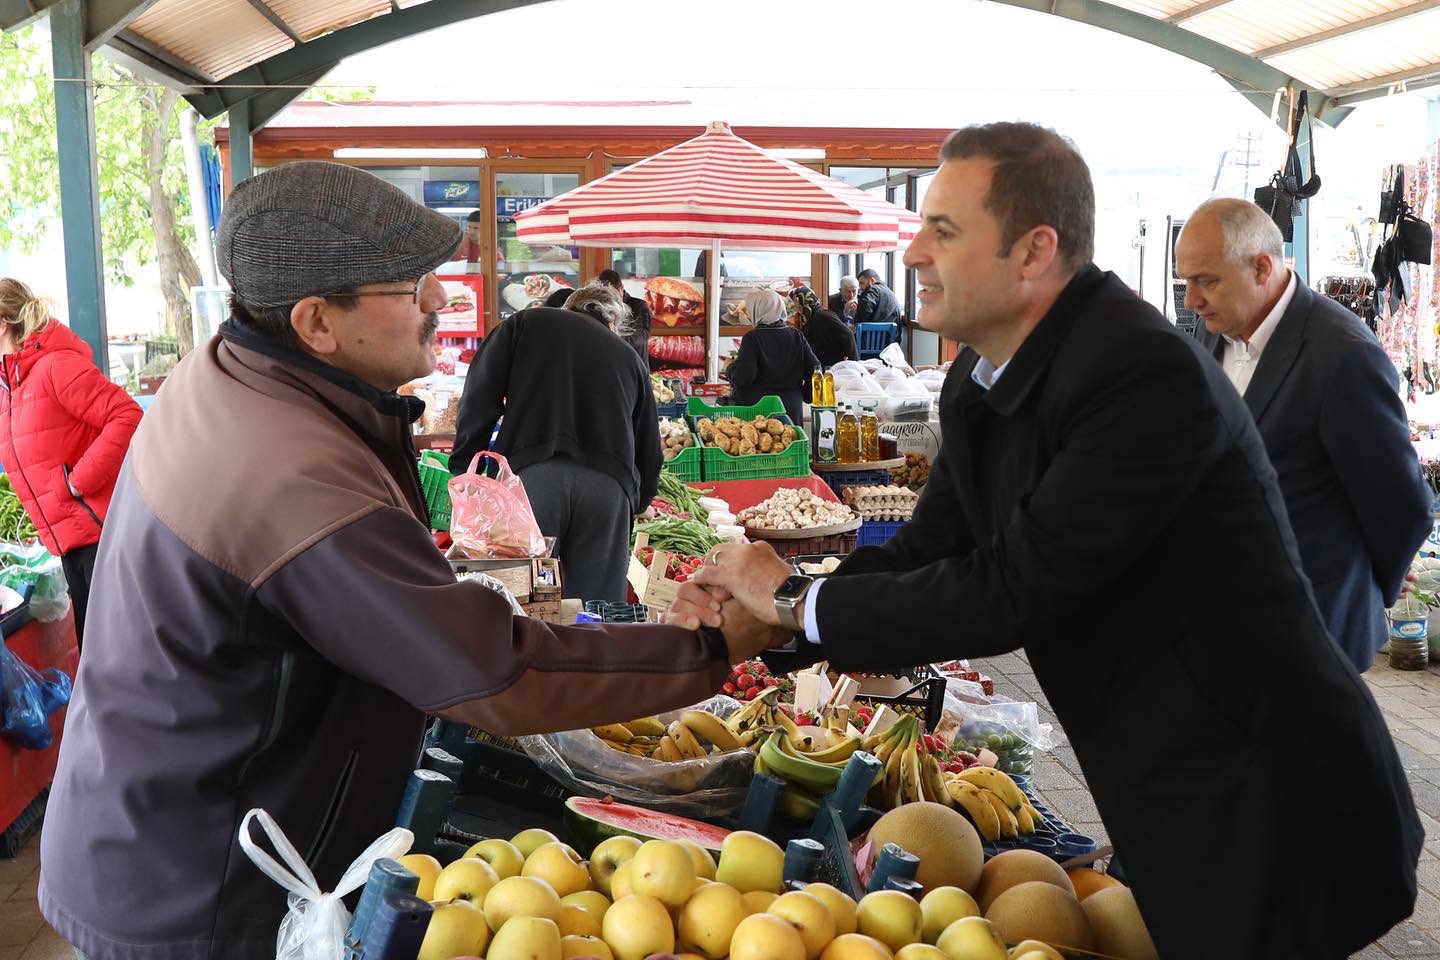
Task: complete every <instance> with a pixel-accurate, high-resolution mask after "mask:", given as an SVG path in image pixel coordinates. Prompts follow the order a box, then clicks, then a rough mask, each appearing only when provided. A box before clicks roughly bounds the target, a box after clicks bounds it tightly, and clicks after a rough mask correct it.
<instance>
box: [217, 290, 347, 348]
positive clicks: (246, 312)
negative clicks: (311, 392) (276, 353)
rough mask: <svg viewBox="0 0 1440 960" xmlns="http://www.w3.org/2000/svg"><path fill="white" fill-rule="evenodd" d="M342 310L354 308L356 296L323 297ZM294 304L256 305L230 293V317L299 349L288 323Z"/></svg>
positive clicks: (279, 342)
mask: <svg viewBox="0 0 1440 960" xmlns="http://www.w3.org/2000/svg"><path fill="white" fill-rule="evenodd" d="M325 299H326V300H329V301H331V302H333V303H334V304H335V305H336V306H337V307H339V308H340V309H342V310H354V309H355V307H356V306H357V305H358V304H359V303H360V300H359V298H358V297H347V296H345V294H344V293H343V292H341V293H332V294H331V295H330V296H328V297H326V298H325ZM294 309H295V304H293V303H292V304H290V305H289V306H284V307H257V306H255V305H254V304H252V303H246V302H245V301H244V300H241V299H240V298H239V297H237V296H236V295H235V294H233V293H232V294H230V319H231V320H233V321H235V322H236V323H237V324H239V325H240V326H242V327H244V328H245V329H247V330H250V331H252V332H254V333H258V334H260V335H261V336H264V337H269V338H270V339H271V340H274V341H275V342H276V343H278V344H280V346H282V347H285V348H287V349H290V350H299V349H300V337H299V336H297V335H296V333H295V328H294V327H292V326H291V325H290V314H291V312H292V311H293V310H294Z"/></svg>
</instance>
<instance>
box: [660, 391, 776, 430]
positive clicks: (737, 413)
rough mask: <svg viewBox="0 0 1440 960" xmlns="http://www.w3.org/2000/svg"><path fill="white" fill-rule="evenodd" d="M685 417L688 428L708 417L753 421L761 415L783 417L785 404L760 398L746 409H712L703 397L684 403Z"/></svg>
mask: <svg viewBox="0 0 1440 960" xmlns="http://www.w3.org/2000/svg"><path fill="white" fill-rule="evenodd" d="M685 415H686V416H687V417H689V418H690V421H691V422H690V426H692V427H693V426H695V422H694V421H695V418H696V417H709V418H710V419H711V420H714V419H715V418H716V417H739V418H740V419H741V420H754V419H755V418H756V417H758V416H761V415H764V416H767V417H783V416H784V415H785V404H784V403H782V402H781V400H780V398H779V397H761V398H760V402H759V403H756V404H751V405H750V406H748V407H712V406H710V404H708V403H706V402H705V400H704V398H703V397H691V398H690V399H689V400H687V401H686V402H685Z"/></svg>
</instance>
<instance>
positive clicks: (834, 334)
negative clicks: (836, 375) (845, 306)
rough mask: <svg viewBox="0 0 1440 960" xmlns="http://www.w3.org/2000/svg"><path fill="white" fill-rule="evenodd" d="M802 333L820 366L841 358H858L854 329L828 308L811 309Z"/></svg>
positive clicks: (828, 364)
mask: <svg viewBox="0 0 1440 960" xmlns="http://www.w3.org/2000/svg"><path fill="white" fill-rule="evenodd" d="M804 333H805V339H806V340H808V341H809V342H810V349H811V350H813V351H815V359H817V360H819V361H820V365H821V366H824V367H833V366H834V365H835V364H837V363H839V362H840V361H841V360H859V359H860V348H859V347H857V346H855V331H854V330H852V329H851V328H850V325H849V324H847V323H846V322H845V321H844V320H841V319H840V318H839V317H838V316H836V315H835V314H834V313H832V312H831V311H829V310H815V311H813V312H812V313H811V314H810V319H809V320H808V321H807V322H806V324H805V327H804Z"/></svg>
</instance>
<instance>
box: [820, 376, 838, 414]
mask: <svg viewBox="0 0 1440 960" xmlns="http://www.w3.org/2000/svg"><path fill="white" fill-rule="evenodd" d="M822 379H823V381H824V382H823V384H822V392H823V395H824V397H825V402H824V403H822V404H821V406H822V407H833V406H835V374H833V373H831V372H830V371H829V370H826V371H825V376H824V377H823V378H822Z"/></svg>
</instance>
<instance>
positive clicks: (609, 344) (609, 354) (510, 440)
mask: <svg viewBox="0 0 1440 960" xmlns="http://www.w3.org/2000/svg"><path fill="white" fill-rule="evenodd" d="M502 414H503V415H504V417H505V422H504V423H503V424H501V426H500V436H499V437H498V438H496V441H495V452H496V453H499V454H501V455H502V456H504V457H505V458H506V459H507V460H508V461H509V462H510V469H511V470H513V471H515V472H516V473H519V472H520V471H521V470H522V469H524V468H525V467H528V466H530V465H532V464H536V463H539V462H541V461H542V460H549V459H550V458H551V457H553V456H556V455H557V454H563V455H565V456H568V457H570V458H571V459H573V460H575V461H577V462H579V463H581V464H584V465H585V466H587V467H591V468H593V469H595V470H599V471H600V472H602V473H607V474H609V475H610V476H612V477H614V478H615V480H616V481H617V482H618V483H619V484H620V486H621V488H622V489H623V490H624V491H625V493H626V494H627V495H628V496H629V497H630V503H631V506H632V507H634V512H635V513H640V512H641V511H643V510H644V509H645V508H646V507H647V506H649V505H650V501H651V500H652V499H654V497H655V493H656V490H657V489H658V487H659V483H660V464H661V463H662V462H663V460H662V456H661V452H660V432H659V431H658V430H657V429H656V427H655V424H656V422H657V419H658V418H657V416H656V413H655V395H654V394H653V393H652V392H651V390H650V372H649V370H648V369H647V368H646V366H645V364H643V363H641V362H640V360H639V358H638V357H636V356H635V351H634V350H632V349H631V348H630V345H629V344H627V343H626V342H625V341H624V340H621V339H620V338H619V337H618V336H616V335H615V334H614V333H612V332H610V329H609V328H608V327H606V326H605V325H604V324H602V323H600V322H599V321H598V320H596V319H595V318H593V317H591V316H589V315H588V314H584V313H576V312H575V311H573V310H563V309H560V308H557V307H531V308H530V309H528V310H521V311H520V312H519V313H517V314H515V315H514V316H513V317H511V318H510V319H509V320H506V321H505V322H504V323H502V324H500V325H499V326H498V327H496V328H495V329H494V330H493V331H492V332H491V333H490V335H489V336H488V337H486V338H485V346H484V349H482V350H481V351H480V352H479V353H478V354H477V355H476V357H475V361H474V362H473V363H472V364H471V365H470V372H469V374H467V375H466V377H465V393H464V395H463V396H461V398H460V415H459V420H458V423H457V424H456V430H455V450H454V452H453V453H452V454H451V455H450V472H451V473H453V474H456V475H458V474H461V473H464V472H465V471H467V470H468V469H469V468H470V461H471V459H472V458H473V457H474V456H475V454H477V453H479V452H480V451H481V450H484V449H485V448H486V446H487V445H488V444H489V442H490V434H491V433H493V432H494V430H495V423H496V421H498V420H499V419H500V417H501V415H502Z"/></svg>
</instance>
